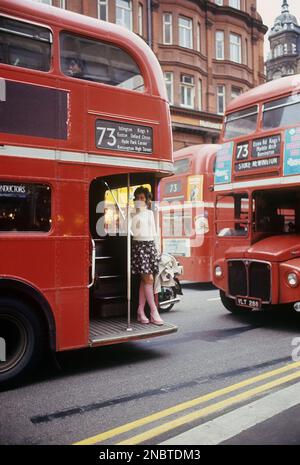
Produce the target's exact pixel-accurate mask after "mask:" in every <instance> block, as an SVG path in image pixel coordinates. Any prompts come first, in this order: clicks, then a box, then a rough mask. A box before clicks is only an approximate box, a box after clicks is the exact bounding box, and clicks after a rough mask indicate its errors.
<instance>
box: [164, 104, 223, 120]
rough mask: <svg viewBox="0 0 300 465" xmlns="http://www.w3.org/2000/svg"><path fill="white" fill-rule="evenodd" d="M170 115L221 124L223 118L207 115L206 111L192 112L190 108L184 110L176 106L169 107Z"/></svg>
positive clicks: (213, 114)
mask: <svg viewBox="0 0 300 465" xmlns="http://www.w3.org/2000/svg"><path fill="white" fill-rule="evenodd" d="M170 110H171V114H174V115H182V116H194V117H196V118H200V119H201V118H207V119H209V120H213V122H216V123H222V121H223V116H222V115H217V114H216V113H209V112H206V111H199V110H193V109H192V108H184V107H178V106H173V105H171V106H170Z"/></svg>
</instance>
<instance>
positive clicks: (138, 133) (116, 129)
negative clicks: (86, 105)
mask: <svg viewBox="0 0 300 465" xmlns="http://www.w3.org/2000/svg"><path fill="white" fill-rule="evenodd" d="M96 147H97V148H98V149H106V150H116V151H119V152H134V153H140V154H151V153H152V152H153V129H152V128H151V127H148V126H137V125H134V124H127V123H120V122H116V121H106V120H101V119H97V121H96Z"/></svg>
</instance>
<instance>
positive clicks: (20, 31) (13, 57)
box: [0, 16, 52, 72]
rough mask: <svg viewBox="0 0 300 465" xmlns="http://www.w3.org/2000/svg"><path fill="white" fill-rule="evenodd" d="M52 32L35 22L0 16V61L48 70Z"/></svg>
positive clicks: (22, 66)
mask: <svg viewBox="0 0 300 465" xmlns="http://www.w3.org/2000/svg"><path fill="white" fill-rule="evenodd" d="M51 46H52V33H51V32H50V31H49V30H48V29H46V28H44V27H42V26H37V25H35V24H30V23H25V22H23V21H17V20H14V19H10V18H6V17H4V16H1V17H0V63H5V64H7V65H12V66H18V67H21V68H29V69H35V70H38V71H45V72H47V71H49V70H50V66H51Z"/></svg>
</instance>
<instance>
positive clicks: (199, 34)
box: [197, 23, 201, 52]
mask: <svg viewBox="0 0 300 465" xmlns="http://www.w3.org/2000/svg"><path fill="white" fill-rule="evenodd" d="M197 51H198V52H201V26H200V23H198V24H197Z"/></svg>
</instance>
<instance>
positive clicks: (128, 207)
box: [127, 173, 132, 331]
mask: <svg viewBox="0 0 300 465" xmlns="http://www.w3.org/2000/svg"><path fill="white" fill-rule="evenodd" d="M127 331H132V327H131V228H130V174H129V173H128V174H127Z"/></svg>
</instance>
